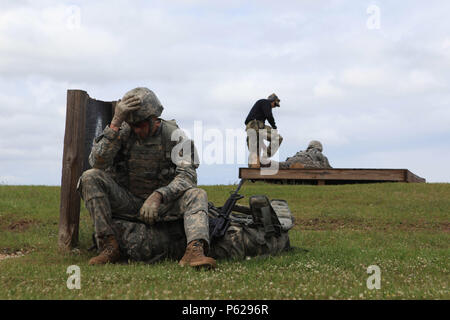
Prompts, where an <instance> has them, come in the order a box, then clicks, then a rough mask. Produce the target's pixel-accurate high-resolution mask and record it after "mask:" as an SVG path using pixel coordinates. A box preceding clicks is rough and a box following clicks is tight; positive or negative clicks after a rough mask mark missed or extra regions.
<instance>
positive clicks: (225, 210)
mask: <svg viewBox="0 0 450 320" xmlns="http://www.w3.org/2000/svg"><path fill="white" fill-rule="evenodd" d="M244 182H245V179H241V181H240V182H239V185H238V187H237V189H236V190H235V191H234V192H233V193H232V194H231V195H230V197H229V198H228V199H227V201H226V202H225V204H224V205H223V206H222V207H220V210H217V211H216V212H217V213H218V216H217V217H216V218H214V219H211V220H210V225H209V230H210V238H211V242H213V241H215V240H216V239H219V238H221V237H223V236H224V235H225V232H226V231H227V229H228V226H229V225H230V214H231V211H232V210H233V207H234V206H235V204H236V202H237V201H238V200H240V199H242V198H243V197H244V196H243V195H241V194H239V193H238V192H239V190H240V189H241V187H242V185H243V184H244Z"/></svg>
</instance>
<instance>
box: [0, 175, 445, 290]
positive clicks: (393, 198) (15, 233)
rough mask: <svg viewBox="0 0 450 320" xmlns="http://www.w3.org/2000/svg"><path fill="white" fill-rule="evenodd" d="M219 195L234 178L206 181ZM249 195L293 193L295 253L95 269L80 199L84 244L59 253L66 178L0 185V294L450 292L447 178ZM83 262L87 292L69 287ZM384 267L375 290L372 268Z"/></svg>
mask: <svg viewBox="0 0 450 320" xmlns="http://www.w3.org/2000/svg"><path fill="white" fill-rule="evenodd" d="M203 188H204V189H205V190H206V191H207V192H208V196H209V200H210V201H213V202H214V203H215V204H216V205H220V204H222V203H223V202H224V201H225V200H226V198H227V196H228V194H229V192H230V191H231V190H232V189H233V188H234V186H204V187H203ZM241 191H242V193H243V194H244V195H246V198H245V199H243V200H241V201H240V203H241V204H248V196H250V195H254V194H266V195H267V196H269V198H271V199H273V198H281V199H286V200H287V201H288V203H289V205H290V207H291V210H292V211H293V212H294V215H295V218H296V226H295V227H294V229H293V230H291V231H290V238H291V244H292V245H293V246H294V247H296V249H295V250H293V251H291V252H288V253H284V254H282V255H279V256H276V257H266V258H262V257H261V258H252V259H250V260H244V261H219V268H218V269H217V270H216V271H213V272H207V271H196V270H191V269H182V268H180V267H178V265H177V264H176V262H175V261H165V262H162V263H158V264H155V265H146V264H144V263H131V264H129V265H123V264H121V265H119V264H117V265H107V266H102V267H89V266H88V265H87V261H88V260H89V258H90V257H92V256H93V255H94V253H91V252H88V251H87V248H88V247H89V246H90V245H91V238H90V237H91V233H92V226H91V221H90V217H89V214H88V213H87V211H86V210H85V209H84V207H83V208H82V211H81V221H80V247H79V250H76V251H74V252H72V253H68V254H61V253H58V250H57V229H58V216H59V193H60V188H59V187H41V186H0V254H2V253H3V254H5V253H13V252H16V251H18V250H23V251H25V252H27V253H26V254H25V255H24V256H22V257H18V258H10V259H5V260H1V261H0V299H74V298H75V299H449V298H450V294H449V279H450V277H449V275H450V274H449V257H450V245H449V244H450V236H449V232H450V184H401V183H397V184H394V183H386V184H363V185H341V186H321V187H317V186H301V185H298V186H295V185H294V186H283V185H268V184H262V183H255V184H252V183H249V182H247V183H246V184H245V185H244V187H243V188H242V190H241ZM70 265H78V266H80V268H81V290H69V289H67V287H66V281H67V278H68V276H69V275H68V274H66V270H67V267H68V266H70ZM369 265H378V266H379V267H380V269H381V289H380V290H369V289H367V287H366V280H367V278H368V276H369V274H367V272H366V270H367V267H368V266H369Z"/></svg>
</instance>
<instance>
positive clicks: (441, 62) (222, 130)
mask: <svg viewBox="0 0 450 320" xmlns="http://www.w3.org/2000/svg"><path fill="white" fill-rule="evenodd" d="M448 12H450V2H448V1H437V0H435V1H430V2H426V3H425V2H423V1H409V2H408V4H407V5H405V4H400V3H398V2H395V3H393V2H392V1H362V2H361V1H358V2H356V1H348V0H329V1H310V0H305V1H278V2H276V3H275V2H271V1H266V0H262V1H247V2H245V3H244V4H243V3H241V2H239V1H234V0H231V1H214V2H211V1H206V0H201V1H200V0H198V1H197V0H188V1H181V0H175V1H171V2H167V1H162V0H161V1H135V2H132V3H129V2H127V1H122V0H114V1H95V2H92V1H86V0H84V1H48V0H44V1H40V2H39V4H37V3H36V2H33V1H25V0H21V1H2V2H1V4H0V185H54V186H57V185H60V183H61V170H62V153H63V141H64V126H65V113H66V92H67V90H68V89H81V90H85V91H86V92H87V93H88V94H89V95H90V97H92V98H95V99H99V100H103V101H112V100H117V99H120V98H121V97H122V96H123V94H124V93H125V92H127V91H129V90H130V89H132V88H135V87H139V86H144V87H148V88H149V89H151V90H153V91H154V92H155V93H156V95H157V96H158V97H159V99H160V100H161V102H162V104H163V105H164V108H165V109H164V112H163V114H162V116H161V117H162V118H163V119H176V120H177V123H178V124H179V125H180V127H181V128H183V129H185V130H186V131H188V132H191V133H193V134H194V129H195V128H196V127H197V128H198V125H199V124H200V126H201V128H202V130H203V134H200V135H198V136H197V138H198V139H195V142H196V144H198V145H201V148H202V149H203V151H204V153H205V154H206V156H205V157H203V158H202V159H201V160H202V162H201V164H200V167H199V169H198V180H199V181H198V183H199V184H200V185H211V184H232V183H236V182H237V181H238V168H239V167H245V166H246V163H245V160H244V161H242V159H240V160H239V159H236V158H235V157H234V156H233V157H232V158H233V159H234V160H233V162H232V163H228V164H227V152H230V150H227V149H226V148H227V146H226V143H225V142H226V132H227V130H228V131H233V132H241V133H243V132H244V129H245V128H244V120H245V118H246V116H247V114H248V112H249V110H250V108H251V107H252V106H253V104H254V103H255V101H257V100H258V99H261V98H266V97H267V96H268V95H269V94H271V93H272V92H275V93H276V94H277V95H278V96H279V97H280V99H281V107H280V108H276V109H274V111H273V113H274V117H275V120H276V123H277V126H278V129H279V132H280V134H281V135H282V136H283V137H284V141H283V143H282V145H281V148H280V151H279V152H278V154H277V156H276V159H279V160H280V161H283V160H285V159H286V158H287V157H289V156H292V155H294V154H295V153H296V152H297V151H299V150H305V149H306V147H307V145H308V142H309V141H311V140H319V141H321V142H322V144H323V146H324V154H325V155H326V156H327V157H328V159H329V161H330V164H331V165H332V166H333V167H335V168H394V169H408V170H410V171H411V172H413V173H414V174H416V175H418V176H420V177H423V178H425V179H426V180H427V182H444V183H448V182H450V170H448V169H447V164H448V163H450V148H449V141H450V90H449V86H450V20H449V19H448V17H447V15H448V14H447V13H448ZM217 137H219V138H220V139H219V140H221V141H216V142H218V143H219V146H223V154H221V155H219V156H218V157H217V159H218V161H216V162H214V159H211V157H210V158H208V157H207V156H208V152H209V151H211V148H210V147H208V146H211V143H213V142H214V139H215V138H217ZM237 143H238V146H237V147H236V148H239V147H242V144H243V143H245V140H243V139H242V138H240V139H238V140H237ZM210 156H211V154H210ZM219 158H221V159H219ZM237 158H239V156H237ZM241 158H242V157H241ZM217 159H216V160H217ZM228 160H230V159H228ZM238 160H239V161H238ZM228 162H229V161H228Z"/></svg>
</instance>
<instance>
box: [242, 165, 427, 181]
mask: <svg viewBox="0 0 450 320" xmlns="http://www.w3.org/2000/svg"><path fill="white" fill-rule="evenodd" d="M262 170H264V169H252V168H239V177H240V178H241V179H250V180H316V181H317V182H318V184H319V185H321V184H322V183H323V184H325V181H330V180H334V181H342V182H343V181H385V182H388V181H391V182H413V181H414V182H425V179H423V178H420V177H417V176H416V175H414V174H412V173H410V172H409V171H408V170H406V169H340V168H333V169H304V168H303V169H302V168H295V169H292V168H291V169H280V170H278V172H277V173H276V174H274V175H263V174H262Z"/></svg>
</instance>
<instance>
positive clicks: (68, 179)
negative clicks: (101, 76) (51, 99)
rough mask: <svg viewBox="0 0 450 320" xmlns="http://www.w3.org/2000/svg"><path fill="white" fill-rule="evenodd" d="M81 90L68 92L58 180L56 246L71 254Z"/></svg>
mask: <svg viewBox="0 0 450 320" xmlns="http://www.w3.org/2000/svg"><path fill="white" fill-rule="evenodd" d="M88 99H89V96H88V94H87V93H86V92H85V91H82V90H68V91H67V111H66V129H65V134H64V152H63V164H62V177H61V199H60V201H61V202H60V213H59V232H58V246H59V248H60V249H61V250H70V249H71V248H73V247H74V246H76V245H77V244H78V229H79V220H80V196H79V194H78V192H77V190H76V187H77V182H78V178H79V177H80V175H81V173H82V171H83V159H84V157H83V156H84V141H85V139H84V137H85V118H86V106H87V103H88Z"/></svg>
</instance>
